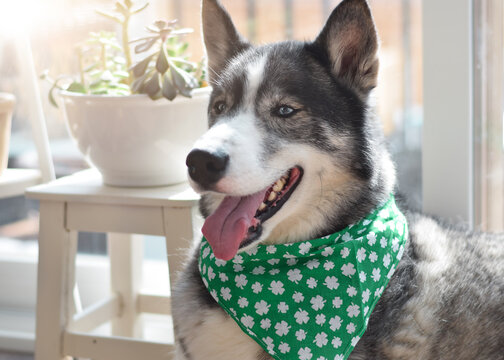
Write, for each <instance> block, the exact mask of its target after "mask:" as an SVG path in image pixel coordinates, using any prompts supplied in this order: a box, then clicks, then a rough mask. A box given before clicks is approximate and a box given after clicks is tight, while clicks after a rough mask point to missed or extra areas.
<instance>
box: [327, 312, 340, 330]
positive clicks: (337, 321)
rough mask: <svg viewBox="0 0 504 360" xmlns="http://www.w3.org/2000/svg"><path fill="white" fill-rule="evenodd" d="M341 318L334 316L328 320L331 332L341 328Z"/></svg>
mask: <svg viewBox="0 0 504 360" xmlns="http://www.w3.org/2000/svg"><path fill="white" fill-rule="evenodd" d="M341 322H342V321H341V318H340V317H339V316H338V315H336V316H335V317H333V318H331V319H330V320H329V325H331V330H332V331H336V330H339V328H340V327H341Z"/></svg>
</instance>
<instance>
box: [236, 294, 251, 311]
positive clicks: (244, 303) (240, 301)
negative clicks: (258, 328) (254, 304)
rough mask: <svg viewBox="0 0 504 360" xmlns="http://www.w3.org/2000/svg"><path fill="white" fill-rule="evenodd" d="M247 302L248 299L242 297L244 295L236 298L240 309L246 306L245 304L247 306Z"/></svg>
mask: <svg viewBox="0 0 504 360" xmlns="http://www.w3.org/2000/svg"><path fill="white" fill-rule="evenodd" d="M248 304H249V302H248V300H247V299H246V298H244V297H242V296H241V297H240V298H239V299H238V305H239V306H240V307H241V308H242V309H243V308H245V307H247V306H248Z"/></svg>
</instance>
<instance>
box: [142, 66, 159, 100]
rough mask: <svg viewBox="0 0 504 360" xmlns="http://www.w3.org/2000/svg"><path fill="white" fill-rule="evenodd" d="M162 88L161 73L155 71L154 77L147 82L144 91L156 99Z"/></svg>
mask: <svg viewBox="0 0 504 360" xmlns="http://www.w3.org/2000/svg"><path fill="white" fill-rule="evenodd" d="M159 90H161V85H160V84H159V73H157V72H155V73H154V74H153V75H152V77H151V78H150V79H149V80H147V81H146V82H145V85H144V88H143V92H144V93H146V94H147V95H149V97H150V98H151V99H156V98H157V96H158V93H159Z"/></svg>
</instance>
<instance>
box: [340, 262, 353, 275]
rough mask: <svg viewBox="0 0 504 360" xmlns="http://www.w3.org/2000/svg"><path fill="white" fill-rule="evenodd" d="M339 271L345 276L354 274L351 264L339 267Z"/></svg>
mask: <svg viewBox="0 0 504 360" xmlns="http://www.w3.org/2000/svg"><path fill="white" fill-rule="evenodd" d="M341 271H342V272H343V275H345V276H348V277H350V276H352V275H353V274H355V267H354V264H352V263H348V264H345V265H343V266H342V267H341Z"/></svg>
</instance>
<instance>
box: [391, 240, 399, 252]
mask: <svg viewBox="0 0 504 360" xmlns="http://www.w3.org/2000/svg"><path fill="white" fill-rule="evenodd" d="M392 250H394V252H397V250H399V239H398V238H394V240H392Z"/></svg>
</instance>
